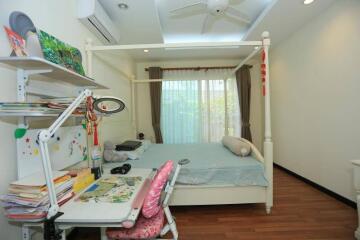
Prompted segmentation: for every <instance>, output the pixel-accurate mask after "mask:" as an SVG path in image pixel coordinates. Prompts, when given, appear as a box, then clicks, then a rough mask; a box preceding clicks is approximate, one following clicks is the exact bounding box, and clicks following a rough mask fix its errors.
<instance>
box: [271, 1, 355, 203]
mask: <svg viewBox="0 0 360 240" xmlns="http://www.w3.org/2000/svg"><path fill="white" fill-rule="evenodd" d="M314 4H316V1H315V3H314ZM308 7H311V5H309V6H308ZM359 13H360V1H357V0H341V1H335V3H334V5H332V6H331V7H330V8H329V9H327V10H326V11H324V12H323V13H322V14H321V15H320V16H318V17H316V18H314V19H311V20H310V21H309V23H308V24H307V25H305V26H303V27H302V28H301V29H299V30H298V31H297V32H295V33H294V34H293V35H292V36H290V37H289V38H288V39H286V40H284V41H282V42H281V43H280V44H278V46H277V47H275V49H273V50H272V51H271V55H270V60H271V65H270V66H271V69H270V70H271V83H272V93H273V94H272V114H273V132H274V147H275V156H274V161H275V162H276V163H277V164H279V165H281V166H284V167H285V168H288V169H290V170H291V171H294V172H296V173H298V174H299V175H301V176H304V177H305V178H308V179H310V180H312V181H314V182H316V183H318V184H320V185H322V186H324V187H326V188H328V189H330V190H332V191H334V192H336V193H338V194H340V195H342V196H344V197H346V198H348V199H352V200H354V193H353V187H352V172H351V164H350V163H349V160H351V159H359V157H360V147H359V146H360V141H359V136H360V107H359V104H360V94H359V90H360V77H359V63H360V47H359V43H360V27H359V23H360V14H359Z"/></svg>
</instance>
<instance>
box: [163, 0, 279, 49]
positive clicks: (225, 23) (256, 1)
mask: <svg viewBox="0 0 360 240" xmlns="http://www.w3.org/2000/svg"><path fill="white" fill-rule="evenodd" d="M202 1H203V2H206V0H202ZM271 1H272V0H244V1H241V0H230V6H231V7H234V8H236V9H237V10H240V11H242V12H244V13H246V14H247V15H248V16H249V18H250V21H251V22H254V21H255V20H256V19H257V17H258V16H259V15H260V14H261V12H262V11H263V10H264V9H265V8H266V6H267V5H268V4H269V3H271ZM196 2H199V0H179V1H169V0H156V5H157V7H158V14H159V19H160V24H161V28H162V32H163V38H164V42H165V43H178V42H222V41H239V40H241V38H242V37H243V35H244V34H245V33H246V32H247V30H248V29H249V27H250V26H251V23H250V24H245V23H242V22H239V21H238V20H236V19H234V18H231V17H226V15H224V16H220V17H216V18H215V21H214V22H213V24H212V25H211V26H210V28H209V30H208V31H206V32H205V33H203V34H202V33H201V30H202V26H203V22H204V20H205V17H206V15H207V9H206V7H201V6H200V7H196V8H194V9H190V10H186V11H184V12H182V13H180V14H174V13H171V10H174V9H176V8H180V7H183V6H186V5H189V4H193V3H196Z"/></svg>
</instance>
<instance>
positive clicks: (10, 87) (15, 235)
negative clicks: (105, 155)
mask: <svg viewBox="0 0 360 240" xmlns="http://www.w3.org/2000/svg"><path fill="white" fill-rule="evenodd" d="M15 10H18V11H23V12H25V13H27V14H28V15H29V16H30V17H31V18H32V20H33V22H34V24H35V25H36V26H37V27H38V28H40V29H42V30H44V31H46V32H48V33H50V34H53V35H54V36H56V37H58V38H60V39H62V40H63V41H65V42H67V43H70V44H71V45H73V46H75V47H78V48H80V50H81V51H82V52H83V56H84V51H83V50H84V43H85V39H86V38H88V37H91V38H93V39H95V36H93V35H92V34H91V33H90V32H89V31H88V30H87V29H86V28H85V27H84V26H83V25H82V24H81V23H80V22H79V21H78V20H77V19H76V1H74V0H63V1H56V0H47V1H41V0H32V1H27V0H12V1H6V0H0V25H1V26H3V25H8V16H9V14H10V12H12V11H15ZM95 43H98V41H96V40H95ZM9 54H10V48H9V44H8V40H7V38H6V35H5V33H4V31H3V30H2V28H1V30H0V56H8V55H9ZM120 59H121V60H120ZM112 62H113V63H114V64H115V65H116V66H118V67H121V68H122V70H123V71H125V73H127V74H128V75H131V74H132V72H133V68H134V65H133V63H132V61H131V60H129V59H126V58H124V57H118V59H114V58H113V59H112ZM0 76H1V78H0V86H1V87H0V101H1V102H4V101H16V97H15V96H16V94H15V93H16V75H15V72H14V71H13V69H10V68H7V67H5V66H4V65H0ZM94 77H95V78H96V80H97V81H99V82H101V83H103V84H105V85H108V86H110V87H111V88H112V89H111V90H107V91H101V93H103V94H106V95H115V96H118V97H121V98H123V99H124V100H125V101H127V102H130V89H129V84H128V83H127V82H126V81H125V79H124V78H125V77H124V76H121V75H120V74H119V73H118V72H116V71H114V70H113V69H112V68H109V67H106V66H104V65H103V64H102V63H101V61H100V60H99V59H95V60H94ZM129 116H130V115H126V114H125V113H124V114H121V115H118V116H114V117H112V118H110V119H107V120H105V121H106V126H104V127H103V129H102V132H103V133H104V134H107V135H106V136H107V138H110V139H119V138H122V139H124V138H127V137H129V136H125V135H130V134H131V133H132V132H131V127H130V122H129ZM105 121H104V122H105ZM10 122H13V121H10ZM15 127H16V125H14V124H11V123H9V122H8V121H6V120H4V119H0V132H1V137H0V143H1V144H0V154H1V156H2V159H1V171H0V194H4V193H6V192H7V187H8V184H9V183H10V182H11V181H13V180H15V179H16V149H15V139H14V137H13V136H14V130H15ZM0 211H1V214H0V239H20V237H21V235H20V234H21V231H20V228H19V227H17V226H15V225H13V224H9V223H8V222H7V220H6V218H5V217H4V216H3V214H2V210H0Z"/></svg>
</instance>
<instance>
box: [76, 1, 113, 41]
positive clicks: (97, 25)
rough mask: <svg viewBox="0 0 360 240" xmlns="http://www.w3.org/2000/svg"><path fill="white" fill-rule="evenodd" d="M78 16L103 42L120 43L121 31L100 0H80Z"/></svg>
mask: <svg viewBox="0 0 360 240" xmlns="http://www.w3.org/2000/svg"><path fill="white" fill-rule="evenodd" d="M78 18H79V20H80V21H81V22H82V23H83V24H85V26H86V27H87V28H88V29H89V30H90V31H91V32H92V33H94V34H95V35H96V36H97V37H98V38H99V39H100V40H101V41H102V42H103V43H105V44H117V43H118V41H119V39H120V33H119V31H118V29H117V28H116V26H115V25H114V23H113V22H112V20H111V19H110V18H109V16H108V15H107V13H106V12H105V10H104V8H103V7H102V6H101V4H100V3H99V1H98V0H78Z"/></svg>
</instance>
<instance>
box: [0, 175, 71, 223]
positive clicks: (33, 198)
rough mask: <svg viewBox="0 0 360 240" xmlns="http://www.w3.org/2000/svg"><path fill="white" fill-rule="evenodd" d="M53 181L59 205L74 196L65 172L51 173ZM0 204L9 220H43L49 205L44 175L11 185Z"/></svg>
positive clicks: (1, 197)
mask: <svg viewBox="0 0 360 240" xmlns="http://www.w3.org/2000/svg"><path fill="white" fill-rule="evenodd" d="M53 181H54V184H55V189H56V196H57V200H58V204H59V205H62V204H64V203H65V202H67V201H68V200H69V199H71V198H72V197H73V196H74V193H73V180H72V179H71V176H70V175H68V172H67V171H53ZM0 204H1V205H2V207H4V209H5V214H6V216H7V217H8V218H10V219H22V220H26V219H28V220H41V219H43V218H45V217H46V214H47V211H48V209H49V206H50V204H49V196H48V192H47V187H46V183H45V177H44V175H43V174H41V173H37V174H34V175H30V176H28V177H25V178H22V179H20V180H18V181H16V182H13V183H11V184H10V186H9V192H8V194H6V195H3V196H0Z"/></svg>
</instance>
